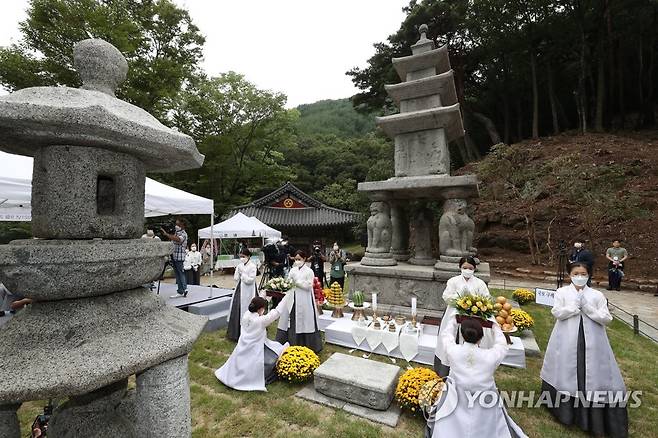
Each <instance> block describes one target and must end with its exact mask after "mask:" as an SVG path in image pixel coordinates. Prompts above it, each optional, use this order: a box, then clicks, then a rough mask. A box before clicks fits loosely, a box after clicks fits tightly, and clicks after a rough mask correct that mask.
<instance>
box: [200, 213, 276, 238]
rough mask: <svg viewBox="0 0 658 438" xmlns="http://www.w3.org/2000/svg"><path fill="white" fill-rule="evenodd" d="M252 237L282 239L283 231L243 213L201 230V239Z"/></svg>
mask: <svg viewBox="0 0 658 438" xmlns="http://www.w3.org/2000/svg"><path fill="white" fill-rule="evenodd" d="M211 228H212V229H211ZM251 237H260V238H269V237H275V238H281V231H278V230H275V229H274V228H272V227H270V226H268V225H265V224H264V223H262V222H261V221H259V220H258V219H256V218H255V217H248V216H246V215H245V214H243V213H238V214H236V215H235V216H232V217H230V218H228V219H226V220H225V221H224V222H220V223H218V224H216V225H214V226H212V227H206V228H202V229H200V230H199V239H210V238H215V239H243V238H251Z"/></svg>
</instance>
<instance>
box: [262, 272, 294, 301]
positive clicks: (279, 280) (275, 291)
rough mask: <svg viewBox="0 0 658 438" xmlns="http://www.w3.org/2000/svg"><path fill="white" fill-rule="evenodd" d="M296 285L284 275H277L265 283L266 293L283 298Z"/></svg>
mask: <svg viewBox="0 0 658 438" xmlns="http://www.w3.org/2000/svg"><path fill="white" fill-rule="evenodd" d="M294 286H295V284H294V283H293V281H292V280H290V279H288V278H283V277H275V278H272V279H271V280H270V281H268V282H267V283H265V286H264V287H265V293H266V294H267V296H269V297H276V298H283V296H284V295H285V294H286V292H288V291H289V290H290V289H292V288H293V287H294Z"/></svg>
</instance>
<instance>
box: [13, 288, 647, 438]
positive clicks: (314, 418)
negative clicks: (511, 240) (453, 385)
mask: <svg viewBox="0 0 658 438" xmlns="http://www.w3.org/2000/svg"><path fill="white" fill-rule="evenodd" d="M492 293H493V294H498V293H500V291H492ZM505 295H507V294H505ZM524 309H525V310H527V311H528V312H530V314H531V315H532V316H533V317H534V318H535V329H534V333H535V335H536V337H537V342H538V343H539V346H540V347H541V349H542V351H544V349H545V348H546V344H547V342H548V338H549V336H550V331H551V329H552V327H553V318H552V316H551V314H550V309H549V308H547V307H544V306H539V305H536V304H530V305H527V306H524ZM274 329H275V327H270V337H273V332H274ZM608 336H609V338H610V341H611V343H612V347H613V349H614V352H615V355H616V357H617V360H618V362H619V365H620V368H621V371H622V374H623V375H624V379H625V381H626V385H627V387H628V389H629V390H642V391H643V392H644V393H643V396H642V406H641V407H640V408H637V409H632V410H630V412H629V417H630V433H631V436H633V437H658V416H657V414H658V412H657V410H658V393H657V391H656V389H657V386H658V367H657V366H656V358H657V357H658V346H657V345H656V344H654V343H652V342H651V341H649V340H647V339H645V338H642V337H639V336H635V335H633V332H632V330H631V329H630V328H628V327H627V326H626V325H624V324H623V323H621V322H619V321H616V320H615V321H613V323H612V324H611V325H610V327H609V329H608ZM233 347H234V344H233V343H232V342H230V341H227V340H226V339H225V331H224V330H221V331H218V332H213V333H205V334H203V335H202V336H201V337H200V338H199V340H198V341H197V343H196V344H195V346H194V350H193V351H192V353H191V354H190V376H191V382H192V383H191V393H192V423H193V436H194V437H196V438H202V437H204V438H205V437H207V438H210V437H213V438H214V437H244V436H249V437H270V436H271V437H303V438H308V437H420V436H422V434H423V428H424V421H423V419H422V417H420V416H413V415H410V414H408V413H406V412H405V413H403V415H402V417H401V418H400V422H399V423H398V427H397V428H395V429H391V428H388V427H385V426H379V425H376V424H374V423H371V422H369V421H366V420H362V419H359V418H358V417H354V416H351V415H349V414H346V413H344V412H342V411H336V410H334V409H331V408H327V407H323V406H320V405H316V404H313V403H310V402H307V401H304V400H300V399H298V398H296V397H294V394H295V393H296V392H297V391H299V390H300V389H301V388H302V385H291V384H287V383H283V382H275V383H274V384H272V385H270V386H268V392H267V393H260V392H258V393H257V392H252V393H243V392H238V391H233V390H231V389H228V388H226V387H224V386H223V385H222V384H220V383H219V382H218V381H217V379H216V378H215V376H214V371H215V369H217V368H218V367H219V366H221V365H222V364H223V363H224V361H226V359H227V358H228V356H229V355H230V353H231V351H232V350H233ZM336 351H341V352H346V349H344V348H341V347H337V346H333V345H326V346H325V349H324V351H323V352H322V354H321V360H322V361H324V360H326V359H327V358H328V357H329V356H330V355H331V354H332V353H333V352H336ZM353 354H357V353H356V352H355V353H353ZM358 354H361V353H358ZM371 359H375V360H381V361H386V362H388V363H390V361H389V360H388V359H387V358H385V357H381V356H376V355H372V356H371ZM398 365H401V366H402V367H405V366H406V363H404V362H403V361H401V360H398ZM541 365H542V358H532V357H529V358H527V368H526V369H523V370H519V369H513V368H509V367H505V366H501V367H500V368H499V369H498V371H497V373H496V382H497V384H498V387H499V389H501V390H507V391H511V390H524V391H526V392H528V391H533V390H534V391H537V392H538V391H539V390H540V380H539V370H540V369H541ZM39 410H40V404H38V403H28V404H25V405H24V406H23V407H22V408H21V410H20V412H19V413H20V419H21V425H22V426H23V430H24V433H23V436H27V434H28V433H29V432H28V428H29V425H30V424H31V421H32V419H33V418H34V416H35V415H36V414H37V413H38V411H39ZM510 414H511V416H512V417H513V418H514V420H515V421H516V422H517V423H518V424H519V425H520V426H521V427H522V428H523V430H524V431H525V432H526V434H527V435H528V436H530V437H571V436H587V435H585V434H583V433H581V432H579V431H578V430H577V429H573V428H565V427H563V426H561V425H560V424H559V423H557V422H555V421H554V420H553V418H552V417H551V416H550V414H549V413H548V412H547V411H546V410H545V409H543V408H540V409H534V408H521V409H510Z"/></svg>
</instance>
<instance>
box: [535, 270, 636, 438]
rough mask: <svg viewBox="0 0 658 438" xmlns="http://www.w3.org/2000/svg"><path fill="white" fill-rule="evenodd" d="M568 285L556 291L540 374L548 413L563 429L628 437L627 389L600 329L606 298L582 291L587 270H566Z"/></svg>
mask: <svg viewBox="0 0 658 438" xmlns="http://www.w3.org/2000/svg"><path fill="white" fill-rule="evenodd" d="M569 276H570V277H571V284H570V285H569V286H565V287H562V288H560V289H558V290H557V291H556V292H555V303H554V305H553V309H552V310H551V313H552V314H553V316H554V317H555V318H556V321H555V326H554V327H553V332H552V333H551V337H550V339H549V341H548V346H547V347H546V355H545V356H544V365H543V366H542V369H541V374H540V376H541V379H542V391H544V397H546V396H547V395H548V399H549V400H550V405H549V410H550V412H551V413H552V414H553V416H554V417H555V418H556V419H557V420H558V421H559V422H560V423H562V424H566V425H572V424H575V425H576V426H578V427H579V428H581V429H582V430H584V431H586V432H589V433H590V434H592V435H595V436H609V437H615V438H616V437H627V436H628V412H627V411H626V406H625V404H623V405H620V404H619V403H618V402H619V401H620V400H619V399H617V400H616V401H617V402H615V396H618V397H619V396H621V399H622V400H624V399H625V395H626V386H625V385H624V380H623V379H622V376H621V372H620V371H619V367H618V366H617V361H616V360H615V355H614V353H613V352H612V348H611V347H610V342H609V341H608V336H607V334H606V331H605V326H606V325H608V324H610V322H611V321H612V316H611V315H610V312H609V310H608V302H607V300H606V298H605V296H604V295H603V294H602V293H601V292H599V291H598V290H595V289H592V288H591V287H589V286H587V280H588V279H589V271H588V267H587V265H586V264H584V263H579V262H576V263H572V264H571V265H570V266H569Z"/></svg>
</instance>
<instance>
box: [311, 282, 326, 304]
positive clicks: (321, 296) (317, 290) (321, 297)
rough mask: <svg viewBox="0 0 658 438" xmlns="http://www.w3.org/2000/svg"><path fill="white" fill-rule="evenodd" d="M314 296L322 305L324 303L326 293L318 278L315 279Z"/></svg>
mask: <svg viewBox="0 0 658 438" xmlns="http://www.w3.org/2000/svg"><path fill="white" fill-rule="evenodd" d="M313 295H315V301H316V302H318V303H320V304H322V303H324V292H323V290H322V284H321V283H320V280H318V278H317V277H314V278H313Z"/></svg>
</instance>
